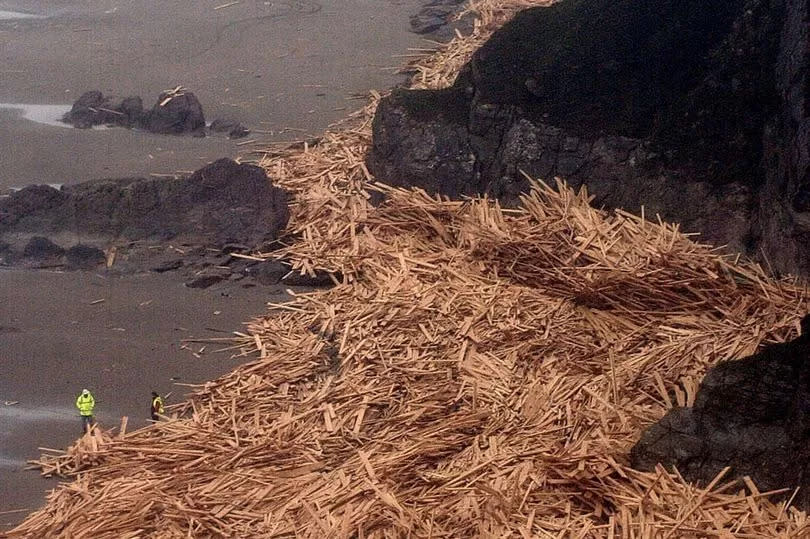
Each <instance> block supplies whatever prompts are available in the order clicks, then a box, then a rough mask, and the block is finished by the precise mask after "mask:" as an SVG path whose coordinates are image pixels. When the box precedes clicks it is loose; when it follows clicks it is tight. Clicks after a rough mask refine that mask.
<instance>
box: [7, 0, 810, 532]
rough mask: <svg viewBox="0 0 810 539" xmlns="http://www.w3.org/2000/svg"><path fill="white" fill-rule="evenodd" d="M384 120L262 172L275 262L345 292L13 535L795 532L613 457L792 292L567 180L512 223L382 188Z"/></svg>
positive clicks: (746, 502)
mask: <svg viewBox="0 0 810 539" xmlns="http://www.w3.org/2000/svg"><path fill="white" fill-rule="evenodd" d="M481 4H482V5H486V6H492V5H496V4H498V3H497V2H494V1H489V0H488V1H486V2H481ZM504 4H507V5H508V4H509V2H500V5H504ZM514 4H515V5H517V4H518V2H514ZM520 4H523V5H525V2H520ZM428 79H429V78H428ZM426 80H427V79H426ZM373 107H374V103H373V102H372V103H371V104H370V105H369V107H368V108H367V109H366V110H364V111H361V112H360V113H359V114H358V115H357V116H356V117H355V118H354V119H353V123H350V124H349V125H347V126H344V127H342V128H341V129H338V130H333V131H331V132H328V133H326V134H325V135H324V137H323V139H322V140H321V141H320V142H319V144H318V145H317V146H314V147H309V146H308V145H304V147H303V148H296V149H288V150H285V151H281V152H275V153H270V152H268V153H267V154H266V155H265V157H264V158H263V160H262V162H261V164H262V165H263V166H264V167H265V168H266V169H267V170H268V173H269V174H270V175H271V177H273V178H274V181H277V182H278V183H279V184H281V185H282V186H284V187H285V188H286V189H288V190H290V191H292V192H294V193H295V194H296V203H295V206H294V208H293V216H292V222H291V225H290V226H291V227H292V228H293V231H294V232H295V233H296V234H297V235H298V237H299V238H300V239H299V241H297V242H296V243H295V244H294V245H292V246H290V247H289V248H287V249H285V251H284V252H283V253H280V254H279V256H286V257H289V258H290V259H291V260H293V262H294V265H295V268H296V270H298V271H302V272H313V271H315V270H327V271H332V272H335V275H340V276H341V284H340V285H338V286H336V287H334V288H332V289H331V290H328V291H320V292H312V293H306V294H299V295H297V296H296V297H295V299H294V301H292V302H290V303H287V304H280V305H273V306H271V307H272V308H271V312H270V313H269V314H268V316H266V317H264V318H261V319H258V320H255V321H253V322H252V323H251V324H250V325H249V326H248V328H247V331H246V332H245V333H244V334H241V335H239V337H238V339H237V341H236V344H235V348H236V350H237V352H236V353H237V354H239V355H243V356H245V357H249V358H251V359H252V360H251V361H250V362H249V363H247V364H245V365H243V366H241V367H239V368H237V369H236V370H235V371H233V372H232V373H231V374H229V375H227V376H224V377H222V378H220V379H219V380H216V381H213V382H210V383H208V384H206V385H205V386H204V387H201V388H200V389H199V390H198V391H197V392H196V393H195V394H194V395H193V396H192V397H191V398H190V399H189V401H187V402H186V403H184V404H182V405H180V406H179V407H177V408H175V409H174V410H173V411H172V412H173V416H174V417H175V418H174V419H172V420H171V421H166V422H161V423H158V424H155V425H153V426H151V427H149V428H147V429H142V430H139V431H136V432H132V433H129V434H126V435H124V436H120V437H116V438H113V437H110V436H107V437H105V438H104V440H103V444H97V446H96V447H95V448H93V447H88V446H87V445H86V444H85V445H83V446H77V447H75V448H72V450H71V452H70V453H69V454H67V455H62V456H56V457H48V458H43V461H42V463H41V464H42V465H43V466H44V467H45V469H46V470H49V471H51V472H52V471H53V470H54V466H55V465H56V464H55V462H56V461H58V462H59V463H60V472H61V473H63V474H67V475H77V476H78V478H77V479H76V480H75V481H74V482H73V483H70V484H66V485H63V486H60V487H59V488H58V489H56V490H55V491H54V492H53V493H52V494H51V496H50V498H49V501H48V504H47V505H46V506H45V507H44V508H43V509H41V510H40V511H38V512H36V513H34V514H32V515H31V516H30V517H29V518H28V519H27V520H26V521H25V522H24V523H23V524H22V525H20V526H19V527H18V528H17V529H15V530H13V531H12V532H10V536H11V537H49V536H66V537H69V536H75V537H82V536H93V537H96V538H104V537H116V538H118V537H188V536H192V537H206V536H226V537H290V536H301V537H407V536H413V537H463V536H476V537H566V538H568V537H572V538H573V537H582V538H586V537H587V538H591V537H594V538H595V537H599V538H685V537H725V538H731V537H752V538H776V537H785V538H786V537H801V536H802V535H806V534H807V533H808V530H810V527H809V526H810V523H809V522H808V520H807V517H806V515H805V513H803V512H800V511H797V510H796V509H795V508H793V507H791V506H790V504H789V501H790V494H791V493H790V492H776V493H763V492H759V491H758V490H757V488H756V486H755V485H754V484H753V483H752V482H751V481H750V480H747V479H745V478H743V479H740V480H734V479H733V478H731V477H730V476H729V475H728V473H727V471H724V473H723V474H721V475H719V476H718V477H717V478H716V479H715V480H714V481H712V482H711V483H710V484H708V485H690V484H689V483H688V482H686V481H685V480H683V478H681V477H680V476H679V474H678V473H677V471H676V470H665V469H663V468H660V469H658V470H657V471H656V472H654V473H642V472H638V471H635V470H632V469H630V468H629V467H628V461H627V454H628V452H629V449H630V447H631V446H632V445H633V443H634V442H635V441H636V440H637V439H638V438H639V436H640V434H641V431H642V430H643V429H644V428H645V427H646V426H648V425H650V424H651V423H653V422H654V421H656V420H658V419H660V418H661V417H662V416H663V415H664V414H665V413H666V411H667V410H668V409H670V408H671V407H673V406H683V405H689V404H691V403H692V402H693V400H694V395H695V392H696V389H697V386H698V384H699V381H700V379H701V378H702V376H703V374H704V373H705V372H706V370H707V369H708V368H710V367H711V366H712V365H714V364H716V363H717V362H719V361H725V360H731V359H734V358H739V357H742V356H745V355H747V354H750V353H751V352H753V351H755V350H756V349H757V348H758V347H759V346H761V345H762V344H764V343H767V342H778V341H784V340H786V339H788V338H791V337H792V336H794V335H795V334H796V331H797V320H798V319H799V318H800V317H801V316H802V315H803V314H805V312H806V311H807V310H808V298H807V294H806V290H805V289H804V287H802V286H800V285H799V284H798V283H794V282H792V281H788V280H782V281H777V280H774V279H772V278H769V277H768V276H767V275H766V274H765V273H764V272H763V271H762V270H761V269H760V268H759V267H758V266H755V265H751V264H745V263H738V262H736V261H734V260H730V259H728V258H726V257H723V256H721V255H720V254H719V253H717V252H715V251H713V250H712V249H710V248H708V247H706V246H702V245H699V244H696V243H694V242H693V241H691V240H690V239H689V238H688V237H686V236H685V235H683V234H681V233H679V231H678V230H677V228H676V227H673V226H670V225H667V224H664V223H657V222H649V221H645V220H643V219H640V218H637V217H634V216H632V215H629V214H626V213H622V212H613V213H605V212H601V211H597V210H595V209H593V208H592V207H590V205H589V198H588V195H587V193H586V192H584V191H583V192H579V193H575V192H573V191H572V190H570V189H569V188H568V187H566V186H565V185H564V184H563V183H558V184H556V185H555V186H554V187H553V188H551V187H548V186H546V185H544V184H541V183H537V184H535V188H534V190H533V191H532V193H530V194H528V195H526V196H525V197H524V199H523V204H522V207H520V208H518V209H514V210H505V209H502V208H500V207H499V206H498V204H497V202H494V201H490V200H487V199H478V200H468V201H448V200H442V199H437V198H435V197H431V196H429V195H427V194H425V193H424V192H421V191H419V190H403V189H393V188H389V187H386V186H384V185H380V184H376V183H375V182H374V178H372V177H371V175H370V174H369V173H368V170H367V169H366V168H365V165H364V164H363V159H364V155H365V152H366V149H367V147H368V144H369V140H370V133H369V131H370V129H369V121H370V120H369V118H370V115H371V111H372V110H373ZM380 199H381V200H382V202H381V203H380V202H377V203H375V204H372V201H377V200H380ZM85 454H88V455H86V456H85V457H83V455H85ZM77 455H78V457H77ZM87 457H90V458H87Z"/></svg>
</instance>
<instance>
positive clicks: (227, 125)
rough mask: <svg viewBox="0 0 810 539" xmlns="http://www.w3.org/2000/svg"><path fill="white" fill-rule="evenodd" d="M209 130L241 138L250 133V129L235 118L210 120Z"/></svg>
mask: <svg viewBox="0 0 810 539" xmlns="http://www.w3.org/2000/svg"><path fill="white" fill-rule="evenodd" d="M210 129H211V131H213V132H215V133H228V137H230V138H242V137H246V136H248V135H249V134H250V130H249V129H248V128H247V127H245V126H244V125H242V124H241V123H239V122H237V121H236V120H230V119H222V118H217V119H216V120H214V121H213V122H211V127H210Z"/></svg>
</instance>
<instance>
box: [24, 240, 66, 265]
mask: <svg viewBox="0 0 810 539" xmlns="http://www.w3.org/2000/svg"><path fill="white" fill-rule="evenodd" d="M63 254H65V250H64V249H63V248H61V247H60V246H58V245H56V244H55V243H54V242H52V241H51V240H49V239H48V238H45V237H43V236H34V237H32V238H31V239H30V240H28V243H27V244H26V245H25V248H24V249H23V256H24V257H25V258H30V259H35V260H49V259H54V258H59V257H61V256H62V255H63Z"/></svg>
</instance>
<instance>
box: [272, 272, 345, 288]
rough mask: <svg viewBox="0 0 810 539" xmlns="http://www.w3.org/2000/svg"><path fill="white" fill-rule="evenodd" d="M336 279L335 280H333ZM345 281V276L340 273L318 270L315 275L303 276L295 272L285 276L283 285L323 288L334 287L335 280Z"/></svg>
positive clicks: (282, 280)
mask: <svg viewBox="0 0 810 539" xmlns="http://www.w3.org/2000/svg"><path fill="white" fill-rule="evenodd" d="M333 279H334V280H333ZM342 279H343V276H342V275H341V274H339V273H336V274H334V273H328V272H325V271H321V270H316V271H315V275H314V276H313V275H306V274H305V275H301V274H300V273H298V272H297V271H294V272H292V273H290V274H287V275H285V276H284V278H283V279H281V282H282V283H283V284H286V285H288V286H311V287H315V288H318V287H323V286H334V284H335V280H337V281H338V282H340V281H341V280H342Z"/></svg>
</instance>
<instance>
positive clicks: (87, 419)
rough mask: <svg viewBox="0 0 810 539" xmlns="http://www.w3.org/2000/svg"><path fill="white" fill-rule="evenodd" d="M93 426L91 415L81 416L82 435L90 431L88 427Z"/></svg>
mask: <svg viewBox="0 0 810 539" xmlns="http://www.w3.org/2000/svg"><path fill="white" fill-rule="evenodd" d="M92 426H93V416H91V415H83V416H82V434H84V433H86V432H87V431H88V430H90V427H92Z"/></svg>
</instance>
